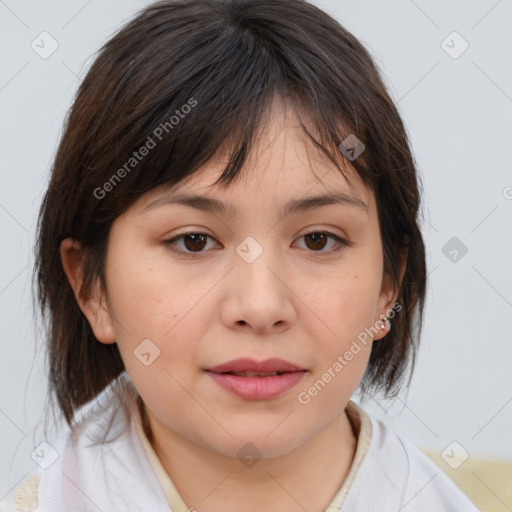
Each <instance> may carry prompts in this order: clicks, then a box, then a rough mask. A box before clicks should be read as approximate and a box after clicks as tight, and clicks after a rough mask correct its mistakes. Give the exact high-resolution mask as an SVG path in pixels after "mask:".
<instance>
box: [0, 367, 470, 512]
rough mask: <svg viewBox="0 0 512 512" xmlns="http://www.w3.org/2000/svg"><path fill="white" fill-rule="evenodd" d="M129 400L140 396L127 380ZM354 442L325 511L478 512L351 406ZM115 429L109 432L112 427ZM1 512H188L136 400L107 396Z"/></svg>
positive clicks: (405, 445)
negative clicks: (127, 405)
mask: <svg viewBox="0 0 512 512" xmlns="http://www.w3.org/2000/svg"><path fill="white" fill-rule="evenodd" d="M124 378H126V380H127V382H128V384H129V387H130V390H131V397H132V398H133V399H135V398H136V397H137V396H138V393H137V391H136V389H135V386H134V385H133V383H132V382H131V380H130V379H129V377H128V375H127V374H126V373H125V374H124ZM346 412H347V415H348V417H349V419H350V421H351V424H352V426H353V428H354V431H355V433H356V436H357V448H356V452H355V456H354V460H353V461H352V464H351V467H350V470H349V473H348V475H347V478H346V479H345V481H344V482H343V484H342V486H341V487H340V489H339V491H338V493H337V494H336V496H335V497H334V499H333V500H332V502H331V503H330V505H329V506H328V508H327V509H326V510H325V512H365V511H372V512H373V511H375V510H378V511H379V512H398V511H400V512H420V511H421V512H433V511H435V512H478V509H477V508H476V507H475V506H474V505H473V504H472V503H471V501H470V500H469V499H468V498H467V497H466V496H465V495H464V494H463V493H462V491H461V490H459V488H458V487H457V486H456V485H455V484H454V483H453V482H452V481H451V480H450V479H449V478H448V477H447V476H446V475H445V474H444V473H443V472H442V471H441V470H440V469H439V468H438V467H437V466H436V465H435V464H434V463H433V462H432V461H431V460H430V459H429V458H428V457H427V456H426V455H424V454H422V453H421V452H420V451H419V450H418V449H417V448H415V447H414V446H413V445H412V444H410V443H409V442H408V441H407V440H406V439H404V438H403V437H401V436H400V435H398V434H397V433H395V432H394V431H393V430H392V429H391V428H390V427H389V426H387V425H386V424H384V423H383V422H381V421H380V420H376V419H375V418H372V417H370V416H368V415H367V414H366V413H365V411H364V410H363V409H362V408H361V407H359V406H358V405H357V404H355V403H354V402H352V401H349V403H348V405H347V408H346ZM109 425H110V428H108V427H109ZM54 448H55V449H56V451H57V453H58V457H57V459H56V460H55V461H54V462H53V463H52V464H51V465H50V466H49V467H48V468H46V469H40V470H39V471H37V472H36V473H34V474H32V475H31V476H30V477H29V478H27V479H26V480H25V481H24V482H22V484H20V485H19V486H18V488H16V489H15V490H14V491H13V492H11V493H10V494H9V495H8V496H7V497H6V498H5V499H4V500H3V501H2V502H1V503H0V512H98V510H101V512H124V511H126V512H142V511H144V512H147V511H149V510H150V511H151V512H164V511H165V512H169V511H171V512H188V510H189V509H188V507H187V506H186V504H185V503H184V501H183V500H182V498H181V496H180V495H179V493H178V491H177V490H176V488H175V486H174V484H173V482H172V481H171V479H170V477H169V476H168V475H167V473H166V472H165V470H164V469H163V466H162V464H161V462H160V460H159V459H158V456H157V455H156V453H155V451H154V450H153V448H152V446H151V444H150V442H149V440H148V439H147V437H146V435H145V434H144V430H143V428H142V423H141V418H140V413H139V410H138V407H137V406H136V401H135V400H133V402H132V409H131V414H130V415H128V416H127V415H126V414H125V412H124V411H123V409H122V408H121V407H120V405H119V403H118V401H117V398H116V396H115V395H114V394H113V393H111V392H110V388H109V387H107V389H106V390H105V391H104V392H103V393H102V394H101V395H100V396H99V397H98V399H97V401H95V403H94V405H93V406H92V407H90V408H89V409H88V411H87V412H86V413H85V414H84V416H83V419H82V421H81V423H80V425H79V426H78V427H76V428H75V429H74V430H73V431H71V432H69V433H68V434H66V435H65V436H64V437H63V438H62V439H61V440H60V441H59V442H58V443H55V445H54Z"/></svg>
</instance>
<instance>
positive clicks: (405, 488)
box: [343, 415, 478, 512]
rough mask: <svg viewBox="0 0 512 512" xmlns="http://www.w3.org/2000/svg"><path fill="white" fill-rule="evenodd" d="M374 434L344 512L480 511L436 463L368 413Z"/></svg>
mask: <svg viewBox="0 0 512 512" xmlns="http://www.w3.org/2000/svg"><path fill="white" fill-rule="evenodd" d="M368 417H369V419H370V421H371V425H372V436H371V441H370V446H369V448H368V452H367V454H366V456H365V458H364V459H363V461H362V463H361V466H360V468H359V471H358V474H357V475H356V478H355V479H354V484H353V486H352V488H351V491H350V492H349V496H347V498H349V497H350V499H348V500H347V501H348V502H349V503H351V505H348V504H347V507H346V508H345V507H344V508H343V512H351V510H354V511H355V510H358V511H359V510H365V508H364V507H365V506H366V507H367V508H368V510H371V509H373V508H375V506H376V505H377V504H379V510H381V512H387V511H390V512H391V511H393V512H395V511H396V510H400V511H401V512H420V511H421V512H423V511H425V510H435V511H436V512H478V509H477V508H476V507H475V506H474V505H473V503H472V502H471V501H470V500H469V498H468V497H467V496H466V495H465V494H464V493H463V492H462V491H461V490H460V489H459V488H458V487H457V486H456V485H455V484H454V483H453V482H452V481H451V480H450V479H449V478H448V477H447V476H446V474H445V473H443V471H441V469H440V468H438V467H437V466H436V465H435V464H434V462H432V461H431V460H430V459H429V458H428V457H427V456H426V455H424V454H423V453H422V452H421V451H420V450H419V449H418V448H416V447H415V446H414V445H413V444H412V443H411V442H409V441H408V440H407V439H406V438H405V437H404V436H402V435H400V434H398V433H397V432H396V431H395V430H394V429H393V428H392V427H391V426H389V425H387V424H386V423H384V422H382V421H381V420H379V419H377V418H374V417H372V416H371V415H369V416H368Z"/></svg>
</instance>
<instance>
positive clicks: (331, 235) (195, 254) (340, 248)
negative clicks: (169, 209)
mask: <svg viewBox="0 0 512 512" xmlns="http://www.w3.org/2000/svg"><path fill="white" fill-rule="evenodd" d="M313 234H322V235H327V237H328V238H332V239H333V240H335V241H336V242H337V244H338V246H337V247H335V248H334V249H331V250H330V251H313V250H309V251H308V252H312V253H318V254H327V255H333V254H338V253H340V252H341V251H343V250H345V249H346V248H348V247H352V246H353V245H354V244H353V243H352V242H349V241H348V240H344V239H343V238H340V237H339V236H337V235H335V234H334V233H330V232H329V231H310V232H309V233H304V234H303V235H302V236H300V237H299V238H304V237H306V236H308V235H313ZM188 235H204V236H206V237H208V238H211V239H213V237H211V236H210V235H208V234H206V233H201V232H199V231H188V232H187V233H182V234H181V235H178V236H175V237H173V238H170V239H169V240H164V242H163V243H164V244H165V245H167V246H169V248H170V249H171V250H172V251H173V252H176V253H179V254H182V255H185V257H190V258H197V257H199V256H200V255H201V254H202V253H204V252H206V251H196V252H194V251H184V250H181V249H176V247H174V244H175V243H176V242H177V241H178V240H180V239H182V238H184V237H186V236H188Z"/></svg>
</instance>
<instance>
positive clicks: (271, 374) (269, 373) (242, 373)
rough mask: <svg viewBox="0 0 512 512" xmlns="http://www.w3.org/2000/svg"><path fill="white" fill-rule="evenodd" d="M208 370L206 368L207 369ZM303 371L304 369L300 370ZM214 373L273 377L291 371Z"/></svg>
mask: <svg viewBox="0 0 512 512" xmlns="http://www.w3.org/2000/svg"><path fill="white" fill-rule="evenodd" d="M207 371H208V370H207ZM301 371H304V370H301ZM214 373H220V374H222V375H236V376H237V377H275V376H277V375H283V374H284V373H291V372H288V371H283V372H279V371H275V372H247V371H241V372H214Z"/></svg>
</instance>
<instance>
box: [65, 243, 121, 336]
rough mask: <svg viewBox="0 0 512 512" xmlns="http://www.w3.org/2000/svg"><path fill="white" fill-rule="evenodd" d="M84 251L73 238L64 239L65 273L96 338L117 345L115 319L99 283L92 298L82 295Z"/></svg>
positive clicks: (95, 286) (93, 291) (92, 293)
mask: <svg viewBox="0 0 512 512" xmlns="http://www.w3.org/2000/svg"><path fill="white" fill-rule="evenodd" d="M83 256H84V254H83V249H82V246H81V244H80V242H77V241H76V240H73V239H72V238H66V239H64V240H63V241H62V242H61V244H60V257H61V260H62V266H63V268H64V272H65V274H66V276H67V278H68V281H69V284H70V285H71V288H72V289H73V293H74V294H75V298H76V301H77V302H78V305H79V307H80V309H81V310H82V312H83V314H84V315H85V316H86V318H87V320H88V321H89V324H90V326H91V329H92V330H93V332H94V336H96V338H97V339H98V340H99V341H101V342H102V343H107V344H109V343H115V342H116V337H115V331H114V324H113V321H112V320H113V318H112V315H111V314H110V312H109V310H108V308H107V306H106V298H105V297H104V296H103V293H102V292H101V287H100V284H99V282H96V283H95V284H94V286H93V289H92V291H91V294H90V296H88V297H84V296H83V295H82V293H81V290H82V285H83V260H84V258H83Z"/></svg>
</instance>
